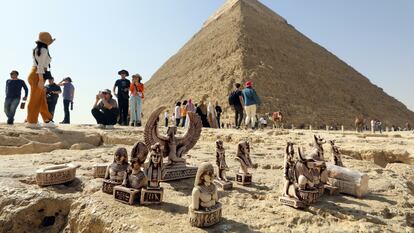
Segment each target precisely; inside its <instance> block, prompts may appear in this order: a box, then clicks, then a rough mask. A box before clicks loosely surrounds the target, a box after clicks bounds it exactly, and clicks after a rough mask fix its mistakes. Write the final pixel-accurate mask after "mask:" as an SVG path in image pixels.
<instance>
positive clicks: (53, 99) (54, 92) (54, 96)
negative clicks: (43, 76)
mask: <svg viewBox="0 0 414 233" xmlns="http://www.w3.org/2000/svg"><path fill="white" fill-rule="evenodd" d="M48 81H49V84H48V85H46V87H45V88H46V100H47V109H48V110H49V112H50V114H52V118H53V116H54V114H55V107H56V104H57V101H58V99H59V95H60V94H61V93H62V89H60V87H59V86H58V85H57V84H56V83H55V79H54V78H51V79H49V80H48Z"/></svg>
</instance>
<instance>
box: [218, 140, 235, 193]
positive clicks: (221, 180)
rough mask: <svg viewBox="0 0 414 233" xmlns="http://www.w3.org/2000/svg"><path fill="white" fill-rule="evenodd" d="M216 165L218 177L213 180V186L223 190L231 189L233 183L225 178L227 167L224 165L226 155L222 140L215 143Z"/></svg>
mask: <svg viewBox="0 0 414 233" xmlns="http://www.w3.org/2000/svg"><path fill="white" fill-rule="evenodd" d="M216 164H217V168H218V176H217V179H215V180H214V184H216V185H217V186H219V187H220V188H222V189H223V190H228V189H232V188H233V183H232V182H231V181H229V180H228V179H227V177H226V171H228V170H229V167H228V166H227V164H226V153H225V150H224V146H223V141H222V140H217V141H216Z"/></svg>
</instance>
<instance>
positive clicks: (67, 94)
mask: <svg viewBox="0 0 414 233" xmlns="http://www.w3.org/2000/svg"><path fill="white" fill-rule="evenodd" d="M58 85H59V86H63V94H62V96H63V111H64V112H65V117H64V118H63V121H62V122H60V124H70V112H69V105H70V110H73V99H74V97H75V87H74V86H73V84H72V79H71V78H70V77H66V78H64V79H63V80H62V81H60V82H59V83H58Z"/></svg>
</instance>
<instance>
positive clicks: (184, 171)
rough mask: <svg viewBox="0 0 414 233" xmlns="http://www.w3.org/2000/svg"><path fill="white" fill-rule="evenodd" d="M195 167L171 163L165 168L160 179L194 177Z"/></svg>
mask: <svg viewBox="0 0 414 233" xmlns="http://www.w3.org/2000/svg"><path fill="white" fill-rule="evenodd" d="M197 169H198V168H197V167H187V166H185V165H172V166H169V167H166V168H165V174H164V177H163V179H162V180H161V181H170V180H181V179H185V178H192V177H195V176H196V174H197Z"/></svg>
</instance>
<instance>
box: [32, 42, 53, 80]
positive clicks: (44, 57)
mask: <svg viewBox="0 0 414 233" xmlns="http://www.w3.org/2000/svg"><path fill="white" fill-rule="evenodd" d="M40 51H41V52H40V56H38V55H37V49H35V53H34V58H33V66H35V67H37V71H36V73H37V74H44V73H45V70H47V69H48V68H49V64H50V62H51V60H52V59H51V58H50V57H49V54H48V50H47V49H46V48H42V49H41V50H40ZM35 58H36V59H35ZM36 61H37V63H36Z"/></svg>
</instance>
